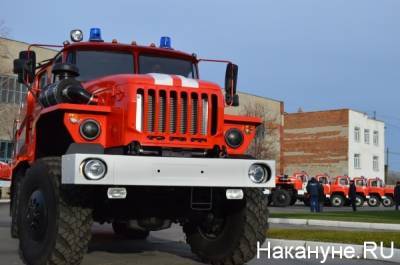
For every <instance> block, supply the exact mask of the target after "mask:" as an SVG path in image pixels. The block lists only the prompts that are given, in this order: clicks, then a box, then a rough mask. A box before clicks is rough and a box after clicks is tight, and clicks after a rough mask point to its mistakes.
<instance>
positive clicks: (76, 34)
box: [70, 29, 83, 42]
mask: <svg viewBox="0 0 400 265" xmlns="http://www.w3.org/2000/svg"><path fill="white" fill-rule="evenodd" d="M70 36H71V40H72V41H73V42H80V41H82V40H83V32H82V30H80V29H74V30H71V34H70Z"/></svg>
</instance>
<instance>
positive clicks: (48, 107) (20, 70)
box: [11, 28, 275, 265]
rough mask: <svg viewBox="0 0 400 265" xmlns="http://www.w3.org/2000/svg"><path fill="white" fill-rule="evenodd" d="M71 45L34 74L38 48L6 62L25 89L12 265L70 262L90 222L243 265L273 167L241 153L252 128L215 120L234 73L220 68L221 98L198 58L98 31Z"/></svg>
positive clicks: (257, 232) (256, 237)
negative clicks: (168, 237)
mask: <svg viewBox="0 0 400 265" xmlns="http://www.w3.org/2000/svg"><path fill="white" fill-rule="evenodd" d="M82 36H83V34H82V31H80V30H73V31H71V40H72V41H73V43H69V42H64V45H61V46H59V48H60V51H59V52H58V54H57V55H56V56H55V57H54V58H50V59H49V60H47V61H44V62H41V63H39V64H37V63H36V55H35V53H34V52H33V51H32V49H31V48H32V47H33V46H38V45H31V46H30V47H29V49H28V50H26V51H22V52H21V53H20V56H19V59H17V60H15V61H14V72H15V73H16V74H18V80H19V82H20V83H22V84H24V85H26V86H27V87H28V88H29V92H28V95H27V98H26V104H25V108H24V109H22V116H21V119H19V120H18V121H17V125H16V126H15V127H16V128H15V143H16V144H15V154H14V156H13V159H12V164H11V165H12V172H11V173H12V187H11V216H12V224H11V233H12V236H13V237H15V238H18V239H19V247H20V253H21V256H22V258H23V260H24V261H25V262H27V263H28V264H56V265H61V264H68V265H77V264H80V263H81V260H82V258H83V255H84V253H85V251H86V249H87V245H88V243H89V240H90V235H91V230H90V227H91V225H92V222H99V223H105V222H110V223H112V225H113V228H114V232H115V233H116V234H118V235H122V236H126V237H130V238H146V237H147V236H148V234H149V231H154V230H160V229H166V228H168V227H170V225H171V223H178V224H181V225H182V227H183V231H184V233H185V234H186V238H187V242H188V244H189V245H190V246H191V249H192V251H193V252H194V253H195V254H197V255H198V256H199V257H200V258H201V260H203V261H204V262H207V263H212V264H226V265H228V264H229V265H236V264H243V263H245V262H247V261H249V260H250V259H252V258H253V257H254V255H255V254H256V250H257V247H256V244H257V241H259V242H264V240H265V231H266V228H267V215H268V210H267V206H266V201H265V199H264V196H263V193H262V190H263V189H265V188H267V187H273V186H274V182H275V179H274V178H272V176H275V172H274V170H275V164H274V161H265V160H256V159H253V158H251V157H248V156H245V155H244V154H245V152H246V149H247V147H248V146H249V144H250V142H251V141H252V139H253V138H254V136H255V131H256V127H257V126H258V125H260V124H261V119H260V118H257V117H245V116H233V115H227V114H225V113H224V108H225V107H226V106H237V105H238V103H239V101H238V100H239V99H238V95H237V93H236V82H237V72H238V67H237V66H236V65H235V64H233V63H231V62H227V61H219V62H225V63H227V69H226V76H225V93H223V92H222V90H221V88H220V87H219V86H218V85H217V84H215V83H211V82H207V81H203V80H200V78H199V68H198V64H199V63H200V62H201V61H207V60H202V59H199V58H197V56H196V55H195V54H189V53H184V52H180V51H177V50H174V49H173V48H172V46H171V40H170V38H168V37H162V38H161V41H160V46H159V47H156V46H155V45H154V44H152V45H150V46H140V45H137V44H136V42H132V43H131V44H121V43H119V42H118V41H116V40H113V41H112V42H105V41H103V40H102V38H101V35H100V29H97V28H94V29H92V30H91V32H90V38H89V41H83V40H82ZM41 46H43V45H41ZM51 47H54V45H52V46H51ZM208 61H209V60H208ZM212 61H216V60H212Z"/></svg>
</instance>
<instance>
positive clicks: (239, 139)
mask: <svg viewBox="0 0 400 265" xmlns="http://www.w3.org/2000/svg"><path fill="white" fill-rule="evenodd" d="M243 139H244V137H243V133H242V132H241V131H240V130H239V129H236V128H232V129H229V130H228V131H226V133H225V142H226V143H227V144H228V145H229V147H232V148H238V147H239V146H241V145H242V143H243Z"/></svg>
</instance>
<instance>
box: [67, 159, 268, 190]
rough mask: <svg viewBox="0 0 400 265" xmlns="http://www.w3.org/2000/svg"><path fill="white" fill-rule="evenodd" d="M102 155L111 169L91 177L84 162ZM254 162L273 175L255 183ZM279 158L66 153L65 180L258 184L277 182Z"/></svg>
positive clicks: (123, 183) (82, 182)
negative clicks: (277, 161)
mask: <svg viewBox="0 0 400 265" xmlns="http://www.w3.org/2000/svg"><path fill="white" fill-rule="evenodd" d="M88 159H100V160H102V161H103V162H104V163H105V164H106V166H107V173H106V174H105V176H104V177H103V178H101V179H99V180H90V179H88V178H86V177H85V175H84V173H83V166H82V165H83V163H85V161H87V160H88ZM253 164H259V165H262V166H265V167H267V168H269V175H270V176H269V179H268V181H266V182H264V183H254V182H253V181H251V180H250V178H249V175H248V172H249V168H250V166H251V165H253ZM274 176H275V161H267V160H248V159H227V158H175V157H146V156H122V155H97V154H96V155H94V154H69V155H64V156H63V157H62V179H61V182H62V183H63V184H76V185H110V186H111V185H115V186H182V187H242V188H246V187H258V188H267V187H274V186H275V177H274Z"/></svg>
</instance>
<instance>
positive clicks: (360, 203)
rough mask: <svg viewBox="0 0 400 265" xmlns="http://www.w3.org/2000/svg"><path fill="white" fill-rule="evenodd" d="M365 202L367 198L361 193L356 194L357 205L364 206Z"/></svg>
mask: <svg viewBox="0 0 400 265" xmlns="http://www.w3.org/2000/svg"><path fill="white" fill-rule="evenodd" d="M364 203H365V199H364V197H363V196H361V195H356V206H357V207H363V206H364Z"/></svg>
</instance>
